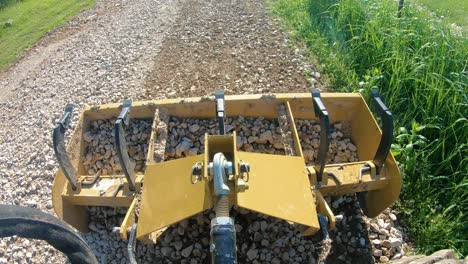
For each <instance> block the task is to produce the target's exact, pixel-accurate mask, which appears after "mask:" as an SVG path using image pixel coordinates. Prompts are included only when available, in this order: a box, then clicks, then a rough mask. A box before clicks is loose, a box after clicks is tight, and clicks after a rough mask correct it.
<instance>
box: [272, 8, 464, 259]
mask: <svg viewBox="0 0 468 264" xmlns="http://www.w3.org/2000/svg"><path fill="white" fill-rule="evenodd" d="M408 2H409V1H406V3H405V8H404V9H403V13H402V16H401V18H397V16H396V10H397V4H396V2H395V1H392V0H271V7H272V12H273V13H274V14H275V15H277V16H279V17H280V18H281V19H282V21H283V24H284V27H285V28H286V30H288V31H290V32H291V35H292V37H293V39H295V40H296V41H299V42H301V43H303V44H306V45H307V46H308V47H309V50H310V52H311V53H313V55H314V56H316V57H317V58H318V60H319V61H320V64H319V66H320V69H321V70H322V72H324V73H326V74H327V75H328V77H329V79H330V83H331V86H332V87H333V89H336V90H339V91H358V90H361V91H362V92H363V94H365V95H366V96H368V95H369V91H370V89H372V88H373V87H376V88H378V89H379V91H380V94H381V95H382V97H383V99H384V101H385V102H386V103H387V104H388V106H389V107H390V109H391V110H392V112H393V113H394V115H395V122H396V124H395V126H396V127H397V129H396V131H395V134H396V135H395V139H394V145H393V146H392V147H393V149H392V152H393V153H394V155H395V156H396V158H397V159H398V161H399V163H400V168H401V170H402V174H403V181H404V183H403V190H402V194H401V196H400V201H399V202H398V205H397V206H398V207H399V208H400V210H401V212H402V213H403V215H404V220H405V222H406V224H407V225H408V227H409V229H410V234H411V237H412V238H413V239H414V240H415V242H416V245H415V246H416V247H417V249H418V250H419V251H421V252H425V253H431V252H433V251H435V250H437V249H442V248H453V249H455V250H456V251H457V252H458V253H459V254H460V255H462V256H463V255H466V254H468V243H467V240H468V236H467V234H468V120H467V118H466V117H468V107H467V106H468V100H467V96H468V89H467V85H468V73H467V65H468V61H467V59H468V45H467V40H466V38H464V37H460V36H455V35H454V34H452V33H451V27H450V26H449V25H447V24H446V23H444V22H443V21H440V20H438V19H437V18H435V17H434V16H432V15H431V14H430V13H429V12H428V11H427V10H425V9H421V8H418V7H416V6H414V5H412V4H411V3H408Z"/></svg>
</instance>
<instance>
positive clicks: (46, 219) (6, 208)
mask: <svg viewBox="0 0 468 264" xmlns="http://www.w3.org/2000/svg"><path fill="white" fill-rule="evenodd" d="M14 235H16V236H19V237H24V238H32V239H40V240H44V241H47V242H48V243H49V244H50V245H51V246H53V247H54V248H56V249H57V250H59V251H61V252H63V253H64V254H65V255H66V256H67V257H68V259H69V260H70V261H71V263H83V264H97V263H98V261H97V259H96V257H95V256H94V254H93V252H92V251H91V249H90V248H89V247H88V245H87V244H86V242H85V241H84V240H83V238H81V236H79V235H78V234H77V233H76V232H75V231H74V230H73V229H72V228H71V227H70V226H68V225H67V224H66V223H65V222H63V221H61V220H59V219H57V218H55V217H54V216H52V215H50V214H47V213H44V212H42V211H40V210H37V209H33V208H28V207H22V206H16V205H0V237H10V236H14Z"/></svg>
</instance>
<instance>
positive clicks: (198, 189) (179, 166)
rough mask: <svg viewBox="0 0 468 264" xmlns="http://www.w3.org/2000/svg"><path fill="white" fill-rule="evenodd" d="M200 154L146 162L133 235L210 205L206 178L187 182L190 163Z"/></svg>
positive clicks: (144, 232)
mask: <svg viewBox="0 0 468 264" xmlns="http://www.w3.org/2000/svg"><path fill="white" fill-rule="evenodd" d="M203 157H204V156H203V155H196V156H191V157H187V158H183V159H177V160H171V161H166V162H162V163H156V164H149V165H148V166H147V168H146V172H145V178H144V182H143V195H142V199H141V206H140V215H139V220H138V230H137V237H141V236H144V235H146V234H149V233H151V232H153V231H156V230H158V229H161V228H164V227H166V226H168V225H171V224H174V223H177V222H179V221H181V220H183V219H185V218H188V217H190V216H192V215H195V214H197V213H200V212H202V211H204V210H206V209H209V208H211V207H212V206H213V203H212V198H211V191H210V189H209V188H208V187H207V183H206V181H201V182H198V183H196V184H192V183H191V178H190V176H191V172H192V166H193V165H194V164H195V163H197V162H203Z"/></svg>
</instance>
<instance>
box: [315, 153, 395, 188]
mask: <svg viewBox="0 0 468 264" xmlns="http://www.w3.org/2000/svg"><path fill="white" fill-rule="evenodd" d="M366 163H371V161H368V162H349V163H343V164H330V165H327V166H325V171H326V172H327V173H333V175H334V177H332V176H331V175H330V174H327V173H324V175H323V180H322V182H321V184H320V186H319V190H320V192H321V193H322V195H324V196H328V195H342V194H346V193H355V192H364V191H371V190H376V189H380V188H382V187H384V186H385V185H387V184H388V180H387V177H386V175H387V173H386V172H387V170H385V169H382V171H381V173H380V174H379V175H376V174H375V171H374V173H370V172H366V173H364V174H362V177H361V181H360V180H359V174H360V170H361V168H363V167H364V164H366ZM312 169H313V168H312Z"/></svg>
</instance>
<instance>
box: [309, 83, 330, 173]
mask: <svg viewBox="0 0 468 264" xmlns="http://www.w3.org/2000/svg"><path fill="white" fill-rule="evenodd" d="M312 99H313V104H314V112H315V117H318V118H319V119H320V145H319V152H318V155H317V159H316V160H315V166H314V168H315V171H316V172H317V182H321V181H322V175H323V171H324V170H325V164H326V163H327V154H328V145H329V144H330V141H329V137H330V118H329V117H328V111H327V108H326V107H325V105H324V104H323V101H322V99H321V98H320V91H319V90H318V89H314V90H312Z"/></svg>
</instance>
